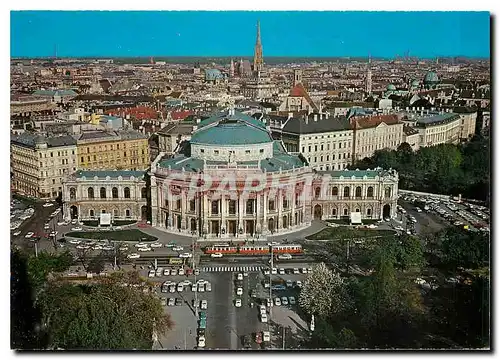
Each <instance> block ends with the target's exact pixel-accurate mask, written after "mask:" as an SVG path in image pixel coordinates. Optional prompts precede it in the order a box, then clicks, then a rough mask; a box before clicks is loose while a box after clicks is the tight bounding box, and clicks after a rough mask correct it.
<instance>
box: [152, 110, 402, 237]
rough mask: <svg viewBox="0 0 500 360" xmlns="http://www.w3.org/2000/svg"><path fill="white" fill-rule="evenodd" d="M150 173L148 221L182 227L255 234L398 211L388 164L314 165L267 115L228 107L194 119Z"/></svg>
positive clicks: (210, 233) (194, 231) (214, 233)
mask: <svg viewBox="0 0 500 360" xmlns="http://www.w3.org/2000/svg"><path fill="white" fill-rule="evenodd" d="M149 175H150V177H151V213H152V219H151V220H152V225H153V226H156V227H160V228H165V229H167V230H169V231H174V232H179V233H183V234H186V235H196V236H203V237H208V238H233V237H242V238H248V237H253V238H257V237H259V236H267V235H272V234H279V233H287V232H292V231H297V230H300V229H302V228H305V227H308V226H309V225H310V224H311V221H312V220H313V219H314V218H316V219H342V218H346V219H349V218H351V217H353V216H354V215H353V213H359V214H360V216H361V218H362V219H381V218H383V217H392V216H395V214H396V201H397V186H398V175H397V173H396V172H395V171H394V170H382V169H374V170H364V171H362V170H350V171H347V170H345V171H322V172H318V171H314V170H313V169H311V168H310V167H309V165H308V164H307V161H306V160H305V158H304V157H302V156H301V155H300V154H297V153H288V152H287V151H286V150H285V148H284V146H283V144H282V143H281V141H276V140H273V138H272V137H271V132H270V129H269V128H267V127H266V125H265V123H263V122H261V121H259V120H256V119H254V118H252V117H250V116H248V115H246V114H242V113H239V112H236V111H235V110H234V109H230V110H228V111H226V112H223V113H220V114H217V115H214V116H212V117H210V118H208V119H205V120H203V121H202V122H200V123H199V124H198V125H197V127H196V128H195V130H194V132H193V134H192V136H191V140H190V141H189V142H186V143H185V144H184V146H182V147H181V149H180V151H179V153H177V154H175V156H174V157H173V158H172V157H170V158H167V157H166V156H165V154H162V153H161V154H160V155H159V156H158V157H157V158H156V159H155V160H154V162H153V164H152V166H151V170H150V173H149ZM358 217H359V216H358Z"/></svg>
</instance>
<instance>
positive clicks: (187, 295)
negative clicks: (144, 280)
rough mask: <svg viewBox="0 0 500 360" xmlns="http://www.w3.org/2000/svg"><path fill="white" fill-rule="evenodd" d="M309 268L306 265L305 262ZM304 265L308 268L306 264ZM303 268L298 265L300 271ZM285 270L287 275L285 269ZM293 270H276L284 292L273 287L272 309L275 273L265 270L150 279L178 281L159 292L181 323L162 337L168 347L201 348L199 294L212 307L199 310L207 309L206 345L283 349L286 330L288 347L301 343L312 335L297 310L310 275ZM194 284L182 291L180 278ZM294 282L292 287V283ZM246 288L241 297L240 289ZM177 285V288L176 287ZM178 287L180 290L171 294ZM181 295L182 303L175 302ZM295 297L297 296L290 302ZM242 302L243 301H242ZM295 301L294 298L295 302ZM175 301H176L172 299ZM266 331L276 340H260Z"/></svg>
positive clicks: (153, 278)
mask: <svg viewBox="0 0 500 360" xmlns="http://www.w3.org/2000/svg"><path fill="white" fill-rule="evenodd" d="M304 266H305V265H304ZM300 269H302V268H300ZM297 270H298V269H297ZM149 271H150V270H143V271H142V273H143V275H144V276H147V274H148V273H149ZM280 272H281V273H282V274H281V275H280V274H279V273H280ZM298 272H299V274H293V269H292V268H287V269H286V270H285V269H284V268H283V270H281V271H280V268H276V273H277V274H276V275H272V282H273V284H281V285H282V286H283V289H284V290H273V291H272V299H273V307H272V310H271V313H270V311H269V307H268V306H267V305H268V303H267V299H268V298H269V287H267V285H266V287H264V284H266V283H267V284H269V275H264V271H260V272H255V271H254V272H248V273H245V272H241V273H239V272H211V273H203V272H200V274H199V275H198V276H196V277H195V276H194V274H192V275H189V276H186V275H182V276H179V275H175V276H171V275H168V276H165V275H163V272H162V275H161V276H158V277H157V276H155V277H151V278H150V280H152V281H154V282H156V283H158V284H163V283H165V282H170V283H171V284H174V283H175V286H174V287H173V288H172V289H169V288H168V287H167V288H166V289H165V290H164V291H168V292H160V291H161V287H159V288H158V290H157V291H158V292H159V295H160V297H161V298H162V299H164V300H165V302H166V304H165V308H166V311H168V312H169V313H170V314H171V316H172V319H173V320H174V322H175V328H174V329H173V330H172V331H171V332H169V333H168V334H167V335H165V336H162V337H160V343H161V345H162V346H163V348H164V349H175V348H176V347H177V348H178V349H184V348H186V349H193V348H194V347H196V346H197V339H196V334H197V327H198V325H197V320H198V319H197V318H196V315H195V308H194V305H195V304H194V302H193V301H194V299H195V298H197V300H198V304H199V305H201V302H202V301H204V300H205V301H206V309H201V308H199V311H204V312H206V330H205V338H206V344H205V348H206V349H233V350H234V349H244V348H249V349H250V348H251V349H261V348H281V347H282V343H283V329H285V333H286V339H285V343H286V344H288V345H286V346H289V347H292V346H294V344H296V343H297V342H298V340H299V339H300V338H302V337H303V336H304V334H308V331H307V328H308V326H307V324H306V322H305V321H303V320H302V319H301V318H300V317H299V316H298V315H297V313H296V309H297V306H298V305H297V302H298V295H299V291H300V289H299V288H298V287H297V286H296V285H297V281H299V284H300V282H301V281H303V280H304V278H305V276H306V274H303V273H301V270H298ZM238 274H240V279H242V280H238ZM186 280H187V281H188V282H190V284H189V286H183V288H182V291H180V292H179V291H178V290H179V289H178V288H177V286H178V284H179V283H180V282H184V281H186ZM287 281H288V285H287ZM196 282H197V283H205V286H204V288H203V290H204V291H203V292H200V289H199V287H196V290H197V291H196V292H193V288H192V284H193V283H196ZM207 282H208V283H210V288H211V289H210V290H211V291H206V290H207V286H206V283H207ZM238 288H241V290H240V291H241V292H239V294H240V295H238V293H237V289H238ZM174 289H175V290H174ZM171 290H173V291H174V292H170V291H171ZM283 297H286V302H287V303H288V304H287V305H284V304H283ZM276 298H279V299H280V302H281V304H280V305H276ZM169 299H176V300H177V299H178V302H177V305H175V300H170V305H169ZM290 299H293V300H295V301H294V302H295V303H294V304H293V305H292V304H290ZM237 300H240V301H241V302H238V304H237V303H236V301H237ZM293 300H292V301H293ZM172 301H174V303H172ZM260 304H263V305H264V306H266V312H267V315H268V319H267V322H266V323H263V322H262V321H261V316H260V315H259V314H260V310H259V305H260ZM262 331H270V333H271V339H270V341H269V342H263V343H260V344H258V343H256V334H257V333H262Z"/></svg>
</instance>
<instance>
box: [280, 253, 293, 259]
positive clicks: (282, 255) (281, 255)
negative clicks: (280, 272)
mask: <svg viewBox="0 0 500 360" xmlns="http://www.w3.org/2000/svg"><path fill="white" fill-rule="evenodd" d="M291 258H292V255H290V254H280V255H278V259H280V260H290V259H291Z"/></svg>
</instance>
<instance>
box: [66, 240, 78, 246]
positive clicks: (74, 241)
mask: <svg viewBox="0 0 500 360" xmlns="http://www.w3.org/2000/svg"><path fill="white" fill-rule="evenodd" d="M68 242H69V243H70V244H73V245H78V244H80V243H81V241H80V240H77V239H71V240H69V241H68Z"/></svg>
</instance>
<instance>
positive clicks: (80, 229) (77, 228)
mask: <svg viewBox="0 0 500 360" xmlns="http://www.w3.org/2000/svg"><path fill="white" fill-rule="evenodd" d="M82 230H83V229H82V228H81V227H80V226H76V227H74V228H71V231H82Z"/></svg>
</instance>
